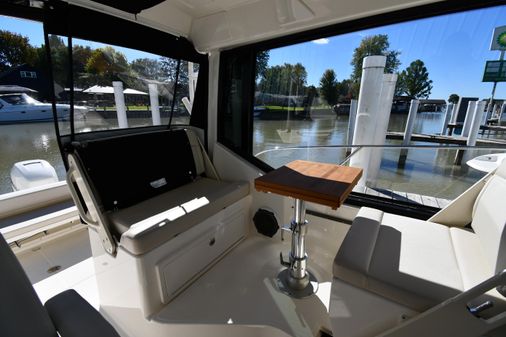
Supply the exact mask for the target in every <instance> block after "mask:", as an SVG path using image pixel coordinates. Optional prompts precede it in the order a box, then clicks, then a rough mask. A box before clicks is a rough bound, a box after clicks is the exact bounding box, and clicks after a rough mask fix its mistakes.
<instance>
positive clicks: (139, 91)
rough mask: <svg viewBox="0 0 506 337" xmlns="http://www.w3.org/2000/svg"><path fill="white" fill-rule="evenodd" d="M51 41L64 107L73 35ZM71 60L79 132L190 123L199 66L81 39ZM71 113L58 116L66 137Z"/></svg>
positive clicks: (53, 37)
mask: <svg viewBox="0 0 506 337" xmlns="http://www.w3.org/2000/svg"><path fill="white" fill-rule="evenodd" d="M49 40H50V45H51V57H52V65H53V77H54V80H55V91H56V92H55V94H56V98H57V102H58V103H59V104H60V105H61V106H62V107H64V106H66V105H68V104H69V102H70V94H71V93H70V86H71V84H70V83H71V77H70V74H69V67H68V59H69V58H68V45H67V40H68V39H67V37H62V36H56V35H50V36H49ZM72 60H73V74H72V75H73V76H72V77H73V78H72V79H73V90H74V93H73V94H74V120H75V127H76V130H75V131H76V132H78V133H79V132H89V131H97V130H107V129H114V128H132V127H141V126H149V125H166V124H168V123H169V121H170V123H171V124H172V125H175V124H189V118H190V112H191V101H192V99H193V95H194V92H195V89H196V88H195V78H196V76H197V73H198V65H197V64H193V63H190V62H186V61H178V60H175V59H171V58H168V57H161V56H158V55H154V54H150V53H146V52H143V51H139V50H134V49H129V48H124V47H119V46H113V45H107V44H103V43H98V42H93V41H87V40H81V39H77V38H74V39H73V40H72ZM176 80H177V81H176ZM192 81H193V82H192ZM59 113H60V111H59ZM68 114H69V112H68V111H65V109H62V111H61V115H59V118H60V132H61V133H62V134H63V135H64V134H67V133H69V132H70V124H69V122H68V120H69V115H68ZM171 115H172V119H171Z"/></svg>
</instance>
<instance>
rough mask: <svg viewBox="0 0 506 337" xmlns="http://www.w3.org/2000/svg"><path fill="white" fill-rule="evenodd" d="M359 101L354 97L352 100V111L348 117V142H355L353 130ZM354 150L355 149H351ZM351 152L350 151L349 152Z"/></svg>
mask: <svg viewBox="0 0 506 337" xmlns="http://www.w3.org/2000/svg"><path fill="white" fill-rule="evenodd" d="M357 103H358V101H357V100H356V99H352V100H351V102H350V112H349V117H348V141H347V144H349V145H351V144H353V132H354V131H355V121H356V120H357V107H358V104H357ZM351 151H353V149H351ZM348 154H349V153H348Z"/></svg>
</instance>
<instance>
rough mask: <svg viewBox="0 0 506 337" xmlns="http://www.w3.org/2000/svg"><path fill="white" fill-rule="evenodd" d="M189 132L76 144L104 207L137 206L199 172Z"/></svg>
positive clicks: (184, 181) (189, 180) (90, 181)
mask: <svg viewBox="0 0 506 337" xmlns="http://www.w3.org/2000/svg"><path fill="white" fill-rule="evenodd" d="M192 150H193V148H192V144H191V143H190V141H189V139H188V136H187V133H186V130H183V129H179V130H164V131H156V132H146V133H137V134H132V135H123V136H120V137H110V138H105V139H97V140H90V141H85V142H82V143H80V144H79V145H78V146H76V147H75V150H74V152H75V154H77V156H78V158H79V160H80V161H81V165H82V166H83V168H84V170H85V174H86V175H87V178H88V181H89V183H90V185H91V187H92V189H93V190H94V191H93V193H94V194H95V198H97V200H99V202H100V203H101V207H103V211H112V210H115V209H122V208H125V207H129V206H131V205H135V204H137V203H139V202H141V201H144V200H146V199H149V198H152V197H154V196H157V195H159V194H162V193H164V192H166V191H169V190H172V189H174V188H177V187H179V186H182V185H184V184H187V183H189V182H191V181H193V180H194V179H195V178H196V176H197V175H198V172H197V168H196V165H195V160H194V155H193V151H192Z"/></svg>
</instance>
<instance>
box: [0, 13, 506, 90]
mask: <svg viewBox="0 0 506 337" xmlns="http://www.w3.org/2000/svg"><path fill="white" fill-rule="evenodd" d="M505 25H506V6H500V7H493V8H487V9H480V10H474V11H468V12H465V13H456V14H450V15H444V16H439V17H433V18H429V19H422V20H416V21H411V22H407V23H401V24H395V25H389V26H383V27H380V28H374V29H368V30H363V31H358V32H354V33H349V34H343V35H338V36H334V37H330V38H326V39H320V40H317V41H311V42H306V43H302V44H297V45H292V46H288V47H283V48H278V49H272V50H271V52H270V58H269V66H272V65H279V64H283V63H292V64H295V63H297V62H300V63H302V64H303V65H304V66H305V68H306V70H307V72H308V81H307V82H308V83H307V84H308V85H315V86H318V85H319V81H320V78H321V75H322V74H323V72H324V71H325V70H326V69H333V70H334V71H335V72H336V74H337V77H338V79H339V80H342V79H346V78H349V76H350V73H351V71H352V67H351V65H350V61H351V58H352V55H353V50H354V49H355V48H356V47H357V46H358V45H359V44H360V41H361V40H362V38H364V37H365V36H370V35H375V34H387V35H388V39H389V42H390V49H393V50H398V51H400V52H401V54H400V56H399V59H400V61H401V66H400V67H399V71H400V70H403V69H405V68H406V67H407V66H409V64H410V63H411V62H412V61H414V60H416V59H420V60H422V61H423V62H424V63H425V66H426V67H427V70H428V72H429V78H430V79H431V80H432V81H433V89H432V93H431V95H430V97H431V98H441V99H447V98H448V96H449V95H450V94H452V93H456V94H458V95H460V96H470V97H479V98H487V97H490V94H491V91H492V86H493V84H492V83H483V82H481V80H482V77H483V70H484V67H485V61H487V60H497V59H498V58H499V56H500V52H498V51H491V50H490V41H491V38H492V32H493V29H494V27H498V26H505ZM0 29H4V30H9V31H12V32H16V33H18V34H21V35H24V36H27V37H29V39H30V43H31V44H32V45H34V46H40V45H41V44H42V43H43V34H42V24H40V23H38V22H32V21H27V20H19V19H13V18H8V17H5V16H0ZM74 44H81V45H89V46H91V47H92V48H98V47H101V46H103V45H102V44H99V43H91V42H87V41H82V40H74ZM115 49H117V50H119V51H121V52H123V53H124V54H125V56H126V57H127V59H128V60H129V61H132V60H134V59H137V58H143V57H148V58H156V57H157V56H156V55H152V54H148V53H145V52H141V51H136V50H132V49H127V48H122V47H115ZM495 97H496V98H506V82H502V83H498V85H497V90H496V95H495Z"/></svg>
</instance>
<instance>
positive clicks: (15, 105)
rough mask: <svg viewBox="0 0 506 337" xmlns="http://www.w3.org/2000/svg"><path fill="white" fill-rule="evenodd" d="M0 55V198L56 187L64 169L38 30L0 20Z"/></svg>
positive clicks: (39, 27)
mask: <svg viewBox="0 0 506 337" xmlns="http://www.w3.org/2000/svg"><path fill="white" fill-rule="evenodd" d="M0 55H2V57H1V58H0V111H1V113H0V138H1V142H0V158H1V159H0V194H7V193H11V192H14V191H26V190H28V189H31V188H40V187H42V186H52V185H54V184H58V183H59V182H62V181H63V180H65V168H64V166H63V162H62V159H61V155H60V151H59V149H58V144H57V141H56V136H55V130H54V124H53V113H52V107H51V93H50V90H48V89H49V87H50V85H49V84H50V81H49V77H48V73H47V69H48V66H47V61H46V58H45V46H44V34H43V29H42V24H41V23H39V22H34V21H29V20H22V19H17V18H13V17H8V16H0ZM35 177H36V178H35ZM34 178H35V179H34Z"/></svg>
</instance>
